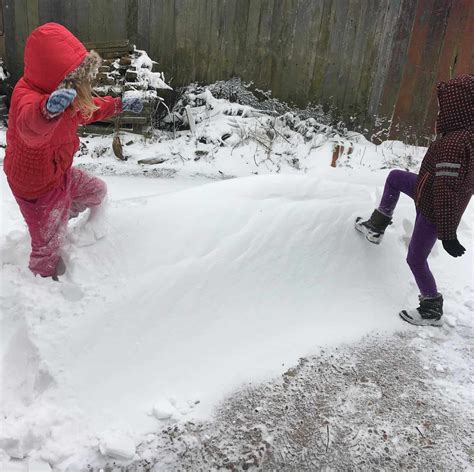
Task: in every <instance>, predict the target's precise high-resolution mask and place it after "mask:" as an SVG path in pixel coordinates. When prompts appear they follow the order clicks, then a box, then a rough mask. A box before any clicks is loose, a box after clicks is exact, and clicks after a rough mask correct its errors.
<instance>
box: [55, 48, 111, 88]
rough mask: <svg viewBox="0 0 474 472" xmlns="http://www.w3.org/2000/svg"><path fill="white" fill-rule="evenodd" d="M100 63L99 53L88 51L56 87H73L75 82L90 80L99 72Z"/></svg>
mask: <svg viewBox="0 0 474 472" xmlns="http://www.w3.org/2000/svg"><path fill="white" fill-rule="evenodd" d="M101 64H102V59H101V57H100V56H99V54H97V53H96V52H95V51H90V52H89V53H88V54H87V56H86V57H85V59H84V60H83V61H82V63H81V64H79V66H78V67H77V68H76V69H74V70H73V71H72V72H70V73H69V74H68V75H67V76H66V77H65V78H64V80H63V81H62V82H61V83H60V84H59V87H58V88H73V87H74V85H75V84H77V83H79V82H84V81H85V80H87V81H89V82H91V81H92V80H93V79H94V78H95V76H96V75H97V73H98V72H99V67H100V66H101Z"/></svg>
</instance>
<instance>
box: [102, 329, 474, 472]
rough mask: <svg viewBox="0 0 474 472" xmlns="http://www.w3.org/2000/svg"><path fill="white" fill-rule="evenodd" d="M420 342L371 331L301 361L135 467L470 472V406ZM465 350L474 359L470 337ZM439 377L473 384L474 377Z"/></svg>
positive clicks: (152, 441) (159, 440)
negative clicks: (448, 387) (449, 392)
mask: <svg viewBox="0 0 474 472" xmlns="http://www.w3.org/2000/svg"><path fill="white" fill-rule="evenodd" d="M421 339H422V338H421ZM419 341H420V338H419V337H418V336H417V334H416V332H410V333H402V334H399V335H396V336H393V337H391V338H388V339H387V338H383V337H376V338H374V337H373V336H372V337H368V338H366V339H365V340H364V341H363V342H361V343H359V344H357V345H348V346H342V347H339V348H333V349H326V350H324V351H322V352H321V353H320V354H319V355H317V356H314V357H311V358H307V359H301V360H300V362H299V364H298V365H297V366H296V367H294V368H292V369H289V370H288V371H287V372H285V374H283V376H282V377H281V378H280V379H277V380H275V381H273V382H270V383H266V384H262V385H257V386H250V387H249V388H247V389H245V390H241V391H239V392H237V393H235V394H234V395H233V396H231V397H230V398H228V399H227V400H226V401H224V402H223V403H222V404H221V405H220V407H219V408H218V409H217V411H216V415H215V419H214V421H212V422H207V423H199V424H198V423H192V422H188V423H185V424H181V425H174V426H170V427H168V428H167V429H165V430H163V431H162V432H161V433H159V434H157V435H150V437H149V441H148V442H147V443H146V444H145V443H144V444H142V445H140V446H139V448H138V452H139V454H140V455H141V457H143V460H141V461H139V462H137V463H135V464H133V465H132V466H129V467H127V469H126V470H128V471H152V470H155V471H158V470H159V471H171V470H173V471H175V470H176V471H178V470H192V471H200V470H202V471H204V470H206V471H208V470H235V471H236V470H262V471H274V470H278V471H282V470H285V471H314V470H421V469H423V470H428V469H430V470H431V469H438V470H446V469H450V470H453V469H455V470H466V469H468V468H469V467H470V466H471V465H472V458H473V453H474V451H473V449H472V446H471V444H472V443H473V435H472V432H471V431H470V422H469V418H468V416H469V415H468V414H466V412H468V411H469V409H468V408H469V405H468V404H464V402H463V401H462V400H459V399H458V401H455V400H453V398H452V396H451V397H450V398H445V397H444V396H443V394H442V392H441V391H442V389H440V386H439V383H437V382H436V381H435V379H434V377H433V371H436V369H434V366H435V364H432V365H431V366H427V365H425V360H426V361H427V362H428V363H429V362H431V361H433V362H436V359H435V357H436V356H435V355H432V353H431V352H430V349H428V350H427V351H423V352H425V353H427V354H428V355H429V358H428V359H426V358H424V356H423V355H421V356H420V355H419V354H418V353H417V352H419V350H420V349H421V348H423V347H424V346H420V344H419ZM440 343H441V344H442V337H441V338H436V339H434V340H431V344H432V349H434V350H436V349H437V348H442V346H440V345H439V344H440ZM459 349H460V350H461V351H463V352H462V355H463V357H464V356H469V354H470V353H469V342H468V340H467V339H466V344H465V345H464V346H463V345H460V346H459ZM432 367H433V368H432ZM436 374H437V378H438V380H439V381H440V382H441V383H443V382H444V383H445V384H446V383H448V384H449V383H450V382H455V383H458V386H459V388H460V389H461V390H463V389H464V391H466V389H469V382H470V380H469V378H468V377H466V378H463V377H462V376H461V377H459V375H456V376H454V377H453V378H451V379H450V378H449V376H450V374H449V372H437V371H436ZM458 374H459V373H458ZM459 383H460V384H459ZM461 397H462V395H461ZM461 397H460V398H461ZM471 407H472V405H471ZM155 466H156V468H155ZM105 470H106V471H107V469H105ZM110 470H112V469H110Z"/></svg>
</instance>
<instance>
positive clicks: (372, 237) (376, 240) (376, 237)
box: [354, 216, 383, 245]
mask: <svg viewBox="0 0 474 472" xmlns="http://www.w3.org/2000/svg"><path fill="white" fill-rule="evenodd" d="M361 223H362V218H361V217H360V216H358V217H357V218H356V220H355V223H354V227H355V229H356V230H357V231H359V232H360V233H362V234H363V235H365V239H367V241H369V242H370V243H372V244H376V245H379V244H380V243H381V242H382V238H383V234H380V233H374V232H373V231H371V230H370V229H369V228H367V227H366V226H364V225H362V224H361Z"/></svg>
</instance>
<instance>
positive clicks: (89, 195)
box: [4, 23, 142, 280]
mask: <svg viewBox="0 0 474 472" xmlns="http://www.w3.org/2000/svg"><path fill="white" fill-rule="evenodd" d="M24 56H25V69H24V75H23V77H22V78H21V79H20V80H19V81H18V83H17V85H16V87H15V89H14V91H13V96H12V100H11V106H10V113H9V126H8V131H7V149H6V154H5V162H4V170H5V173H6V175H7V179H8V183H9V185H10V188H11V190H12V192H13V195H14V196H15V199H16V201H17V202H18V205H19V207H20V210H21V213H22V215H23V217H24V218H25V221H26V223H27V225H28V229H29V232H30V236H31V247H32V251H31V256H30V263H29V267H30V269H31V271H32V272H33V273H34V274H35V275H36V274H39V275H41V276H43V277H53V278H54V279H55V280H57V277H58V275H62V274H63V273H64V272H65V266H64V262H63V261H62V258H61V257H60V251H61V247H62V245H63V242H64V238H65V235H66V228H67V222H68V220H69V218H71V217H74V216H77V215H78V214H79V213H80V212H82V211H84V210H85V209H87V208H90V209H91V216H92V217H93V216H94V213H95V212H96V211H97V209H98V207H99V206H100V204H101V203H102V202H103V200H104V198H105V196H106V193H107V187H106V184H105V182H103V181H102V180H100V179H98V178H97V177H94V176H92V175H90V174H88V173H87V172H85V171H83V170H80V169H78V168H75V167H72V162H73V156H74V154H75V152H76V151H77V150H78V148H79V138H78V137H77V134H76V130H77V126H78V125H81V124H86V123H91V122H93V121H98V120H102V119H104V118H106V117H108V116H111V115H114V114H116V113H120V112H122V111H123V110H130V111H134V112H140V111H141V108H142V104H141V102H140V100H138V99H130V100H128V101H127V100H124V101H123V102H122V100H121V99H120V98H112V97H103V98H97V97H95V98H93V97H92V93H91V80H92V79H93V78H94V77H95V75H96V74H97V72H98V70H99V66H100V63H101V59H100V57H99V55H98V54H97V53H95V52H94V51H91V52H90V53H88V52H87V50H86V49H85V47H84V45H83V44H82V43H81V42H80V41H79V40H78V39H77V38H76V37H75V36H74V35H73V34H72V33H71V32H69V31H68V30H67V29H66V28H64V27H63V26H61V25H59V24H56V23H47V24H45V25H43V26H40V27H39V28H37V29H36V30H34V31H33V32H32V33H31V35H30V36H29V38H28V40H27V42H26V46H25V54H24Z"/></svg>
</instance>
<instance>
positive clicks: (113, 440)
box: [99, 432, 136, 461]
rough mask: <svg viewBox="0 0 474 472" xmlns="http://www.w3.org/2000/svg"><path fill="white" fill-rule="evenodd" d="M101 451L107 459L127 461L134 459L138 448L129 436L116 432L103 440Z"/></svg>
mask: <svg viewBox="0 0 474 472" xmlns="http://www.w3.org/2000/svg"><path fill="white" fill-rule="evenodd" d="M99 450H100V453H101V454H102V455H103V456H105V457H110V458H112V459H118V460H126V461H127V460H131V459H133V458H134V456H135V450H136V446H135V442H134V441H133V439H132V438H131V437H130V436H128V435H127V434H124V433H120V432H114V433H110V434H107V435H106V436H105V437H104V438H102V439H101V441H100V445H99Z"/></svg>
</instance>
